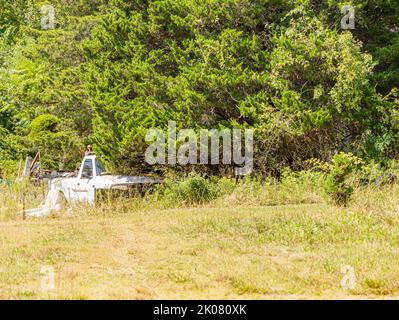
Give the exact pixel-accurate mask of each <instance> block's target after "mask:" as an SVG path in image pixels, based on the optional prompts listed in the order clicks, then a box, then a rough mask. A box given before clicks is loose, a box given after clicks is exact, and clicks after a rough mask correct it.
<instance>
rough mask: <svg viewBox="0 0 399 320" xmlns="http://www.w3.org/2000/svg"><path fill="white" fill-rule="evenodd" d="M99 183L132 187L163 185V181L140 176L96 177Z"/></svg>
mask: <svg viewBox="0 0 399 320" xmlns="http://www.w3.org/2000/svg"><path fill="white" fill-rule="evenodd" d="M95 180H96V181H97V182H103V183H104V184H106V185H111V186H114V185H115V186H116V185H130V184H144V183H162V180H161V179H156V178H150V177H139V176H119V175H103V176H99V177H96V178H95Z"/></svg>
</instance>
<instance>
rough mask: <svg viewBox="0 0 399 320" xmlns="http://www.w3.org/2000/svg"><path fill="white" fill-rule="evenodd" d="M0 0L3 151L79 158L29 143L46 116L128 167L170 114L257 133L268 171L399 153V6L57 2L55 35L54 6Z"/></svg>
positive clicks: (57, 161) (200, 124)
mask: <svg viewBox="0 0 399 320" xmlns="http://www.w3.org/2000/svg"><path fill="white" fill-rule="evenodd" d="M0 3H1V5H2V6H3V7H4V8H5V9H4V10H2V13H1V14H0V32H1V36H0V37H1V41H0V78H1V82H0V129H1V130H0V137H5V138H4V139H2V143H1V144H0V153H1V154H2V155H1V156H0V159H1V157H3V158H4V157H6V158H7V159H18V158H19V157H21V156H22V155H26V154H28V153H32V152H34V151H35V150H37V149H38V148H45V149H46V152H48V153H49V155H48V159H49V160H50V161H49V164H51V165H52V166H60V165H61V166H63V165H73V164H74V163H76V162H77V161H78V159H73V157H74V156H72V157H68V159H66V158H65V159H64V160H62V156H61V157H60V156H59V155H57V153H56V152H55V153H53V152H52V151H51V150H50V149H51V148H56V147H55V146H47V147H45V143H44V141H41V142H39V141H38V140H35V139H31V138H29V137H32V134H31V133H29V132H30V130H31V129H32V124H31V123H32V121H34V119H37V118H38V117H39V119H40V117H41V116H42V115H52V116H54V117H56V118H57V119H58V120H59V123H58V124H57V128H58V129H57V130H58V132H57V133H54V132H52V133H51V134H58V135H59V136H58V138H57V141H60V143H61V144H62V145H64V146H65V148H72V149H73V148H78V146H79V145H83V144H84V143H87V142H89V141H90V142H94V143H95V148H96V151H97V152H99V153H100V154H101V155H102V156H103V157H104V158H105V159H106V160H107V161H108V163H109V164H110V165H112V166H113V167H114V168H115V169H119V170H121V171H126V172H133V171H135V170H142V169H143V168H144V167H146V166H147V165H146V164H145V163H144V159H143V155H144V151H145V149H146V147H147V145H148V143H146V142H145V140H144V137H145V134H146V132H147V130H148V129H150V128H154V127H160V128H165V127H166V126H167V123H168V121H170V120H174V121H176V122H177V124H178V128H179V129H182V128H193V129H200V128H216V129H217V128H219V129H221V128H233V127H235V128H236V127H239V128H253V129H255V165H256V167H257V168H258V169H259V170H260V171H261V172H262V173H268V172H269V173H270V172H272V173H275V174H279V172H280V171H281V169H282V168H283V167H285V166H290V167H292V168H293V169H300V168H301V167H302V166H303V164H304V161H305V160H307V159H309V158H319V159H322V160H329V159H331V157H332V155H333V154H334V153H336V152H339V151H346V152H349V151H350V152H353V153H354V154H356V155H358V156H361V157H362V158H364V159H376V160H378V161H385V160H386V159H389V158H394V157H396V156H397V152H398V147H399V146H398V138H399V137H398V129H399V128H398V121H397V120H398V107H399V105H398V96H397V92H398V91H397V90H398V85H399V65H398V63H399V62H398V61H399V56H398V52H399V51H398V44H399V42H398V41H399V33H398V30H399V25H398V17H399V14H398V10H399V5H398V4H397V2H396V1H382V0H369V1H368V0H357V1H353V2H352V3H353V5H354V6H355V7H356V29H355V30H351V31H344V30H341V29H340V21H341V19H342V16H343V14H342V13H341V11H340V8H341V6H342V4H344V3H343V2H342V1H336V0H328V1H314V0H301V1H295V2H294V1H288V0H255V1H249V0H227V1H226V0H223V1H222V0H204V1H201V2H199V1H193V0H182V1H172V0H157V1H154V0H150V1H144V0H129V1H128V0H109V1H105V0H90V1H83V0H82V1H74V3H73V4H69V3H67V2H66V1H62V0H57V1H52V4H53V5H54V6H55V8H56V12H57V20H56V28H55V30H41V29H40V13H39V9H40V6H42V5H43V4H46V2H45V1H16V2H14V4H13V5H11V1H6V0H0ZM13 8H14V9H15V10H11V9H13ZM35 121H36V120H35ZM45 136H46V135H43V137H45ZM10 137H14V138H15V139H13V141H16V142H12V143H11V142H10ZM71 137H72V138H71ZM47 138H48V137H47ZM71 139H72V140H73V141H72V140H71ZM72 145H73V146H74V147H71V146H72ZM72 154H76V157H79V155H78V153H72ZM63 162H65V163H63ZM213 170H217V168H213Z"/></svg>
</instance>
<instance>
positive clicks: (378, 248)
mask: <svg viewBox="0 0 399 320" xmlns="http://www.w3.org/2000/svg"><path fill="white" fill-rule="evenodd" d="M398 190H399V189H398V187H397V186H394V187H388V188H385V189H384V190H379V191H376V190H372V191H370V190H363V191H362V192H361V193H359V192H358V193H357V194H356V195H355V199H354V201H353V203H352V204H351V205H350V206H349V207H347V208H337V207H334V206H330V205H327V204H325V203H324V202H322V201H320V202H319V203H308V204H306V203H303V204H289V205H274V206H264V205H259V204H258V205H257V204H256V202H254V203H252V204H250V205H244V204H242V205H241V206H238V205H237V202H239V200H240V199H238V200H237V199H236V201H233V200H234V199H232V198H231V197H230V198H229V199H227V200H226V201H221V200H219V201H216V202H214V203H213V204H210V205H207V206H203V207H194V208H175V209H161V208H156V207H151V206H145V205H142V206H136V207H135V208H134V209H131V210H130V209H129V206H127V207H126V206H125V205H124V204H123V203H119V204H115V205H114V206H113V207H112V208H109V207H104V208H98V209H89V208H84V207H81V208H75V209H74V211H73V214H72V216H67V215H62V216H57V217H52V218H42V219H27V220H22V219H21V218H20V217H19V216H12V215H11V214H10V211H7V208H5V207H3V208H2V209H0V210H1V212H0V299H190V298H193V299H281V298H284V299H312V298H315V299H336V298H338V299H348V298H356V299H357V298H359V299H370V298H386V299H391V298H396V297H398V296H399V210H398V206H397V199H398V194H399V192H398ZM2 201H3V202H2V203H3V204H5V200H4V198H3V200H2ZM0 207H1V206H0ZM15 210H17V209H15ZM7 212H8V213H7ZM43 266H44V267H46V266H50V267H52V268H53V269H54V274H55V288H54V290H52V289H48V288H47V289H46V288H45V289H43V287H42V286H41V283H42V281H43V275H42V274H41V273H40V272H41V269H42V268H43ZM344 266H351V267H352V268H353V270H354V275H355V282H354V287H353V288H352V289H348V288H344V287H342V285H341V282H342V279H343V278H344V277H345V274H344V273H343V272H342V271H343V270H342V268H343V267H344Z"/></svg>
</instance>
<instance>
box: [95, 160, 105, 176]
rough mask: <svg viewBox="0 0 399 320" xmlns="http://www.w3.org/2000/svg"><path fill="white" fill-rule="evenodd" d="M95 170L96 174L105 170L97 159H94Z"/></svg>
mask: <svg viewBox="0 0 399 320" xmlns="http://www.w3.org/2000/svg"><path fill="white" fill-rule="evenodd" d="M96 172H97V175H98V176H99V175H101V174H102V173H103V172H105V170H104V167H103V165H102V163H101V162H100V161H98V160H96Z"/></svg>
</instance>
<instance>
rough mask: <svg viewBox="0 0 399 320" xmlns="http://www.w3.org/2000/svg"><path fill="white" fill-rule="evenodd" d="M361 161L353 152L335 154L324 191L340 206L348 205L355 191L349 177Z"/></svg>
mask: <svg viewBox="0 0 399 320" xmlns="http://www.w3.org/2000/svg"><path fill="white" fill-rule="evenodd" d="M360 163H361V160H360V159H359V158H357V157H355V156H353V155H352V154H351V153H348V154H346V153H343V152H340V153H338V154H336V155H335V156H334V158H333V163H332V166H331V170H330V173H329V174H328V176H327V179H326V181H325V183H324V192H325V193H326V195H327V196H328V198H329V200H330V201H331V202H332V203H334V204H336V205H339V206H346V205H347V203H348V201H349V200H350V197H351V195H352V193H353V188H352V187H351V186H350V185H349V184H348V183H347V179H348V176H349V175H350V174H351V173H352V171H353V169H354V168H355V167H357V166H358V165H359V164H360Z"/></svg>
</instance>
